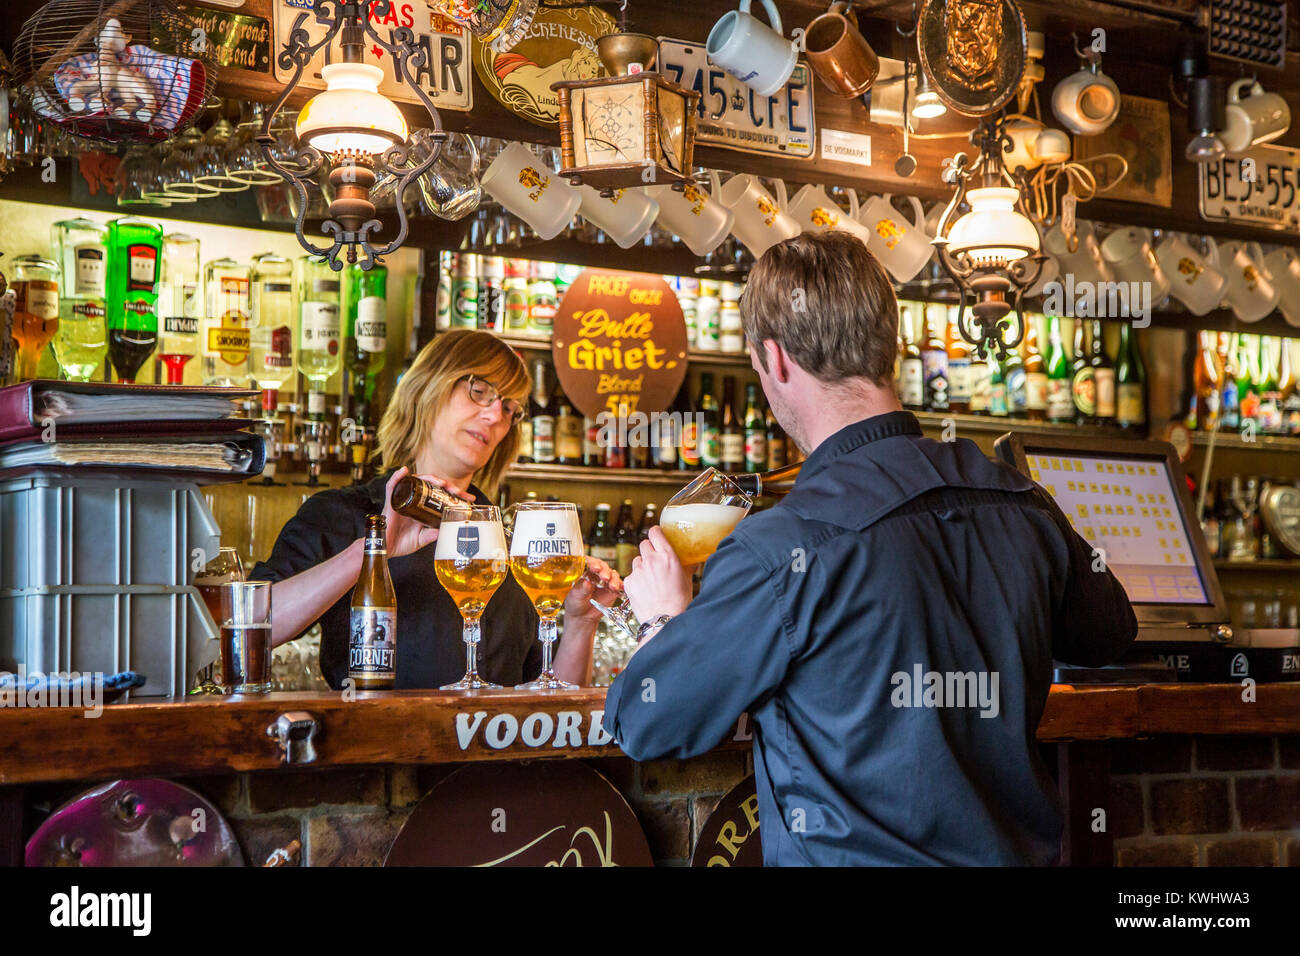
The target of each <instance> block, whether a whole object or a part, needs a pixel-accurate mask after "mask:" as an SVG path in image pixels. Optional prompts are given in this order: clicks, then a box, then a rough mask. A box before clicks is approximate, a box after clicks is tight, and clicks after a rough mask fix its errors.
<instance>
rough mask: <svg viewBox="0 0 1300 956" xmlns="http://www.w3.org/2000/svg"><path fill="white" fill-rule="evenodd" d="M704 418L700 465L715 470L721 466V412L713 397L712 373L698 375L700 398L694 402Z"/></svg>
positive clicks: (701, 433)
mask: <svg viewBox="0 0 1300 956" xmlns="http://www.w3.org/2000/svg"><path fill="white" fill-rule="evenodd" d="M696 404H697V405H698V406H699V410H700V411H699V413H700V414H701V415H703V416H704V418H703V420H702V425H703V427H702V428H701V430H700V465H701V466H702V467H704V468H717V467H719V466H720V465H721V464H722V411H721V410H720V409H719V408H718V400H717V398H715V397H714V395H713V373H712V372H703V373H701V374H700V398H699V401H698V402H696Z"/></svg>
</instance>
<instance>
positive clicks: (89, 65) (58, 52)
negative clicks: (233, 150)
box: [13, 0, 218, 143]
mask: <svg viewBox="0 0 1300 956" xmlns="http://www.w3.org/2000/svg"><path fill="white" fill-rule="evenodd" d="M217 45H218V43H217V41H216V38H212V39H211V40H210V39H209V38H208V37H207V36H206V34H205V32H204V31H203V29H202V27H201V26H200V24H199V23H198V21H196V20H194V19H193V18H191V17H190V16H188V15H187V14H185V13H184V12H182V10H181V8H180V7H178V6H177V5H176V4H175V3H173V2H171V0H50V2H49V3H47V4H45V6H43V7H41V8H40V9H39V10H37V11H36V13H34V14H33V15H32V16H31V18H30V19H29V20H28V21H27V22H26V23H24V24H23V28H22V30H21V32H20V33H19V34H18V39H17V40H16V41H15V42H14V57H13V61H14V62H13V65H14V70H15V72H16V74H17V80H18V83H19V84H20V88H21V90H22V92H23V95H24V97H25V98H26V100H27V102H28V105H29V106H30V107H31V109H32V111H33V112H35V113H36V114H37V115H39V116H42V117H44V118H46V119H48V120H50V121H52V122H54V123H55V124H57V125H58V126H59V127H60V128H62V129H64V130H66V131H67V132H69V133H71V134H73V135H74V136H79V137H82V138H85V139H91V140H98V141H100V142H105V143H138V142H146V143H149V142H157V141H159V140H164V139H167V138H169V137H171V136H173V135H175V134H176V133H178V132H180V131H181V130H183V129H185V127H186V126H188V125H189V124H190V123H192V122H193V121H194V119H195V117H197V116H198V114H199V111H200V110H201V109H202V108H203V105H204V103H205V102H206V100H207V99H208V97H209V96H210V95H211V94H212V91H213V89H214V88H215V87H216V83H217V64H216V58H215V57H216V48H217Z"/></svg>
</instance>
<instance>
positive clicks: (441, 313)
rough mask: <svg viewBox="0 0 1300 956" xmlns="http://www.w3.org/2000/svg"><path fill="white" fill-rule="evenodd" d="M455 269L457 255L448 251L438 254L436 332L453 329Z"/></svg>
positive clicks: (434, 325) (434, 323)
mask: <svg viewBox="0 0 1300 956" xmlns="http://www.w3.org/2000/svg"><path fill="white" fill-rule="evenodd" d="M455 269H456V253H454V252H450V251H447V250H443V251H442V252H440V253H438V296H437V299H436V300H435V302H434V314H433V329H434V331H435V332H441V331H443V330H445V329H449V328H451V283H452V277H453V275H454V273H455Z"/></svg>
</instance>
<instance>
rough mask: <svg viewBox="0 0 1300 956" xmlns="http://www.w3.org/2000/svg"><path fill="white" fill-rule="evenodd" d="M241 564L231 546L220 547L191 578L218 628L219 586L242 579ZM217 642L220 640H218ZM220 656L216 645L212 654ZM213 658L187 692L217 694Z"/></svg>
mask: <svg viewBox="0 0 1300 956" xmlns="http://www.w3.org/2000/svg"><path fill="white" fill-rule="evenodd" d="M244 577H245V575H244V565H243V562H242V561H240V560H239V552H238V551H236V550H235V549H234V548H222V549H221V550H220V551H219V552H218V553H217V556H216V557H215V558H213V559H212V560H211V561H209V562H208V563H207V564H206V565H205V566H204V568H203V570H202V571H200V572H199V573H198V574H197V575H195V577H194V587H195V588H197V589H198V592H199V596H200V597H201V598H203V604H204V605H205V606H206V607H207V609H208V613H209V614H210V615H212V621H213V623H214V624H216V625H217V627H221V621H222V617H221V588H222V586H223V585H226V584H229V583H230V582H231V581H242V580H244ZM218 644H220V642H219V641H218ZM220 655H221V650H220V647H218V648H217V651H216V657H217V658H219V657H220ZM216 666H217V661H216V659H214V660H213V662H212V663H211V664H209V665H208V666H207V667H205V668H203V670H202V671H200V672H199V680H198V684H197V685H196V686H195V687H194V689H193V690H191V691H190V693H191V694H220V693H222V690H221V681H220V679H219V675H216V676H214V674H213V671H214V670H215V669H216Z"/></svg>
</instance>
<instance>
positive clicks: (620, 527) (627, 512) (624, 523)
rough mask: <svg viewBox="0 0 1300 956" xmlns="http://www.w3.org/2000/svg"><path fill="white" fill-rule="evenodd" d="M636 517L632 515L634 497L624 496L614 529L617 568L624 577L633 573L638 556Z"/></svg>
mask: <svg viewBox="0 0 1300 956" xmlns="http://www.w3.org/2000/svg"><path fill="white" fill-rule="evenodd" d="M635 522H636V519H635V518H634V517H633V516H632V499H631V498H624V499H623V506H622V507H621V508H619V509H618V523H617V527H616V529H615V531H614V550H615V561H614V564H615V570H617V571H618V573H619V574H620V575H622V576H623V577H627V576H628V575H629V574H631V573H632V560H633V559H634V558H635V557H636V556H637V553H638V552H639V550H640V549H639V548H638V547H637V537H636V523H635Z"/></svg>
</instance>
